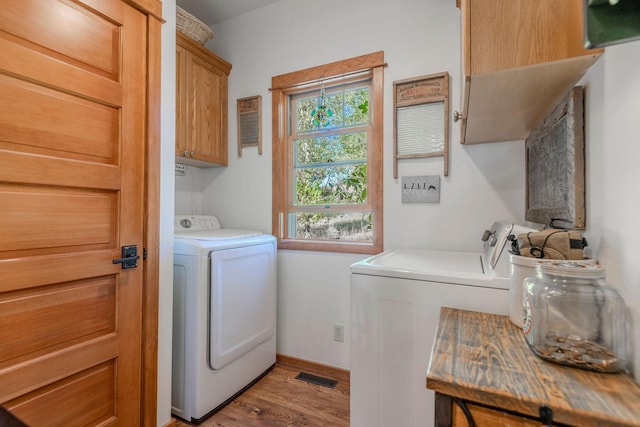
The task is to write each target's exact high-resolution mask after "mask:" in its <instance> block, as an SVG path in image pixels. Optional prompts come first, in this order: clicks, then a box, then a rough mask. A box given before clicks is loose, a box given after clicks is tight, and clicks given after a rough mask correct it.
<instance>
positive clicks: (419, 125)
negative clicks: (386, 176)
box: [393, 73, 449, 178]
mask: <svg viewBox="0 0 640 427" xmlns="http://www.w3.org/2000/svg"><path fill="white" fill-rule="evenodd" d="M393 101H394V123H395V126H394V132H393V153H394V154H393V156H394V159H393V160H394V161H393V177H394V178H397V177H398V160H399V159H415V158H424V157H436V156H443V157H444V176H448V175H449V74H448V73H439V74H432V75H428V76H422V77H416V78H412V79H407V80H400V81H396V82H394V83H393Z"/></svg>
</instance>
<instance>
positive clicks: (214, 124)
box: [176, 32, 231, 167]
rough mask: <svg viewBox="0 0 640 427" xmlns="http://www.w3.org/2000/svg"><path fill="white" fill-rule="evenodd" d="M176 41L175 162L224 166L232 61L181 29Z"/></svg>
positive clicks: (226, 160)
mask: <svg viewBox="0 0 640 427" xmlns="http://www.w3.org/2000/svg"><path fill="white" fill-rule="evenodd" d="M176 45H177V46H176V162H177V163H182V164H186V165H190V166H198V167H210V166H215V165H222V166H226V165H227V164H228V162H229V156H228V134H229V131H228V126H227V121H228V117H227V116H228V107H227V99H228V82H227V79H228V75H229V72H230V71H231V64H229V63H228V62H227V61H225V60H224V59H222V58H220V57H218V56H217V55H215V54H214V53H213V52H211V51H209V50H208V49H205V48H204V47H202V46H200V45H199V44H198V43H196V42H195V41H193V40H191V39H190V38H188V37H186V36H184V35H183V34H181V33H180V32H178V33H177V36H176Z"/></svg>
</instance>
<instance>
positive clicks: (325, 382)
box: [296, 372, 338, 388]
mask: <svg viewBox="0 0 640 427" xmlns="http://www.w3.org/2000/svg"><path fill="white" fill-rule="evenodd" d="M296 379H297V380H302V381H306V382H308V383H311V384H316V385H321V386H322V387H329V388H336V385H337V384H338V381H335V380H330V379H329V378H323V377H319V376H317V375H313V374H308V373H306V372H300V373H299V374H298V376H297V377H296Z"/></svg>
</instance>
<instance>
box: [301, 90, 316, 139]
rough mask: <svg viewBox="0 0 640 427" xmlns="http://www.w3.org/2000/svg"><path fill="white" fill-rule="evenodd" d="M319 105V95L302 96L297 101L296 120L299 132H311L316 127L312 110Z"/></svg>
mask: <svg viewBox="0 0 640 427" xmlns="http://www.w3.org/2000/svg"><path fill="white" fill-rule="evenodd" d="M317 106H318V97H317V96H313V97H311V98H300V99H298V101H297V102H296V119H297V120H296V122H297V129H298V133H304V132H309V131H312V130H315V129H316V126H315V125H314V124H313V117H311V112H312V111H313V110H315V109H316V107H317Z"/></svg>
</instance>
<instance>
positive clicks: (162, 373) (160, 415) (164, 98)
mask: <svg viewBox="0 0 640 427" xmlns="http://www.w3.org/2000/svg"><path fill="white" fill-rule="evenodd" d="M175 10H176V2H175V0H162V16H163V17H164V19H165V20H166V23H165V24H164V25H163V26H162V76H161V79H162V81H161V94H160V95H161V111H160V118H161V127H160V129H161V134H160V147H161V148H160V149H161V154H160V283H159V296H158V298H159V301H158V309H159V310H158V311H159V319H158V392H157V393H158V400H157V415H156V417H157V419H156V421H157V425H158V426H164V425H167V423H168V422H169V421H170V420H171V341H172V339H171V330H172V326H171V325H172V319H171V313H172V312H173V205H174V203H173V199H174V182H175V180H174V164H175V157H174V153H175V148H174V147H175V111H176V109H175V105H176V102H175V96H176V95H175V94H176V84H175V81H176V72H175V70H176V12H175Z"/></svg>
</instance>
